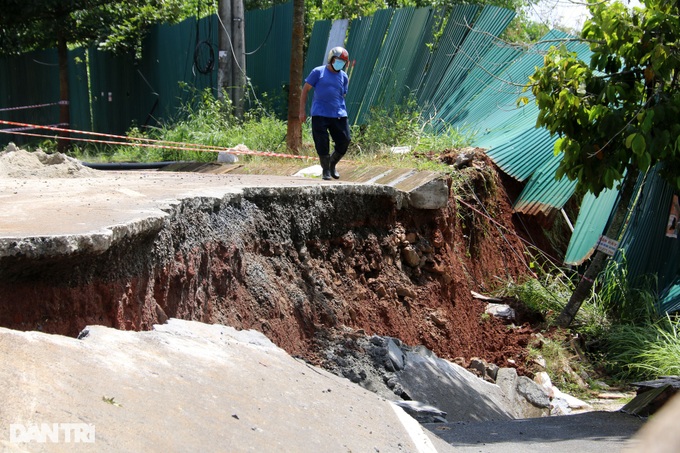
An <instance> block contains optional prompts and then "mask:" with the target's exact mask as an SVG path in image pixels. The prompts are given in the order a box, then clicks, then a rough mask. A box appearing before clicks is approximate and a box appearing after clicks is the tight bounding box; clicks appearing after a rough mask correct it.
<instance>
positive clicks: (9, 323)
mask: <svg viewBox="0 0 680 453" xmlns="http://www.w3.org/2000/svg"><path fill="white" fill-rule="evenodd" d="M102 177H106V175H103V176H102ZM453 177H454V178H463V179H464V180H465V184H464V186H465V187H468V188H469V190H468V191H467V192H461V191H460V190H458V189H456V190H455V191H452V194H451V196H450V198H449V202H448V205H447V206H446V207H445V208H443V209H438V210H417V209H413V208H409V207H407V206H402V205H401V203H400V202H399V197H395V196H394V193H393V190H391V188H388V187H379V186H377V187H376V189H375V190H371V191H366V193H363V194H362V195H361V196H358V195H357V193H356V192H352V191H347V190H341V189H340V187H341V186H331V185H329V186H319V187H318V188H312V189H304V190H303V189H299V188H281V189H277V190H273V189H258V188H253V189H250V190H246V191H244V192H243V193H242V194H238V195H234V196H231V197H225V198H223V199H216V198H211V197H204V198H201V197H197V198H191V199H185V200H182V201H181V202H180V203H178V204H176V205H173V206H172V207H171V208H169V210H168V215H167V216H166V217H165V218H164V220H163V221H162V222H160V223H158V224H156V225H155V226H154V227H153V228H150V229H148V230H144V231H139V232H136V234H134V235H130V236H128V237H126V238H125V240H121V241H118V242H116V243H114V244H113V245H112V246H111V247H110V248H109V249H108V250H107V251H106V252H104V253H103V254H88V253H83V252H78V253H75V254H71V255H68V256H58V257H54V256H53V257H50V258H44V259H28V258H26V257H22V256H11V257H4V258H3V259H2V260H1V261H0V266H1V267H0V269H2V281H0V294H1V295H2V296H1V297H0V326H2V327H8V328H11V329H18V330H41V331H44V332H49V333H59V334H65V335H70V336H77V335H78V333H79V332H80V331H81V330H82V329H83V328H84V327H85V326H87V325H95V324H98V325H104V326H111V327H115V328H118V329H123V330H148V329H150V328H151V327H152V325H153V324H155V323H163V322H164V321H165V320H167V319H168V318H169V317H172V318H181V319H185V320H197V321H202V322H205V323H221V324H225V325H228V326H233V327H236V328H238V329H256V330H258V331H261V332H262V333H264V334H265V335H266V336H267V337H268V338H269V339H271V340H272V341H273V342H274V343H275V344H277V345H278V346H280V347H282V348H283V349H285V350H286V351H288V352H289V353H290V354H293V355H296V356H300V357H304V358H305V359H307V360H308V361H310V362H312V363H316V364H323V362H324V357H325V353H324V351H325V350H327V348H328V345H329V342H337V341H340V342H342V341H344V340H346V341H348V343H351V342H352V340H353V339H356V338H357V336H363V335H372V334H376V335H382V336H389V337H395V338H398V339H399V340H401V341H402V342H403V343H405V344H408V345H424V346H425V347H427V348H428V349H430V350H432V351H433V352H435V353H436V354H437V355H438V356H439V357H442V358H448V359H451V360H453V359H457V361H458V362H460V361H461V360H462V362H467V361H468V360H469V359H470V358H472V357H479V358H482V359H484V360H486V361H487V362H491V363H495V364H497V365H499V366H502V367H508V366H510V367H520V368H521V364H522V363H523V362H524V360H523V357H522V354H523V353H524V352H523V351H524V349H523V347H524V346H525V345H526V343H527V341H528V339H529V337H530V334H531V329H530V328H529V327H528V326H527V325H524V326H522V320H521V319H520V320H519V321H518V322H517V323H516V324H517V326H508V325H506V324H504V323H503V322H501V321H499V320H497V319H495V318H492V317H488V316H486V315H484V310H485V303H483V302H481V301H479V300H476V299H474V298H473V297H472V295H471V291H476V292H486V291H489V290H491V289H493V288H495V287H497V286H498V285H500V284H503V282H505V281H507V280H508V279H515V280H518V279H520V278H521V277H522V274H525V273H527V272H529V271H528V269H529V267H528V266H527V264H526V262H525V254H524V251H525V250H524V246H523V244H522V242H521V240H520V238H519V236H518V235H517V234H516V233H515V227H514V222H515V220H514V218H513V216H512V213H511V206H510V200H509V197H508V195H507V194H506V192H505V190H504V189H503V187H502V184H501V183H500V180H499V177H498V176H497V174H496V173H495V171H494V170H493V167H492V165H491V164H490V163H489V162H488V161H487V160H486V159H485V158H484V157H483V155H479V154H478V155H476V157H475V159H474V160H473V162H472V164H471V165H469V166H467V167H466V168H462V169H459V170H457V171H456V173H455V174H454V176H453ZM463 203H465V204H463ZM470 206H476V208H475V209H471V208H470ZM487 216H488V217H487ZM518 371H520V372H521V369H520V370H518Z"/></svg>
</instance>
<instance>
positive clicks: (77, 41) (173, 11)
mask: <svg viewBox="0 0 680 453" xmlns="http://www.w3.org/2000/svg"><path fill="white" fill-rule="evenodd" d="M183 8H184V3H183V2H182V0H132V1H129V0H127V1H120V0H119V1H115V0H71V1H69V2H64V1H61V0H25V1H19V0H5V1H4V2H3V11H2V14H1V15H0V54H19V53H23V52H27V51H31V50H38V49H48V48H53V47H57V41H58V40H59V39H62V40H64V41H65V42H66V43H68V44H73V45H90V44H95V45H98V46H99V47H100V48H102V49H106V50H111V51H117V52H127V51H134V52H135V53H136V54H138V53H139V50H140V49H141V41H142V38H143V37H144V35H145V33H146V31H147V30H148V28H149V27H150V26H151V25H153V24H154V23H158V22H173V21H177V20H179V19H180V18H181V17H182V14H183V11H184V10H183ZM185 13H186V11H185ZM138 56H139V55H138Z"/></svg>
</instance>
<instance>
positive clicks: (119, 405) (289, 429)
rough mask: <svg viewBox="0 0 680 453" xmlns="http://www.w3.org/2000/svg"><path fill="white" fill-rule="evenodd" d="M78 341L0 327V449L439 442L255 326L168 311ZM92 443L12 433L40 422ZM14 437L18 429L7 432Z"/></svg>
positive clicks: (305, 447)
mask: <svg viewBox="0 0 680 453" xmlns="http://www.w3.org/2000/svg"><path fill="white" fill-rule="evenodd" d="M80 337H81V339H75V338H69V337H64V336H60V335H47V334H43V333H40V332H17V331H12V330H8V329H0V364H2V365H1V366H0V381H1V382H3V385H2V386H0V401H2V409H1V411H0V449H5V448H6V449H10V448H14V447H18V448H19V449H23V448H26V449H28V450H32V449H35V448H36V447H37V448H38V449H43V448H44V449H46V450H47V449H48V448H47V447H49V451H69V452H72V451H98V452H104V451H116V452H120V451H231V452H248V451H253V452H261V451H268V452H277V451H280V452H291V451H295V452H320V451H329V452H330V451H338V452H339V451H343V452H345V451H356V452H361V451H381V452H398V451H402V452H436V451H440V452H444V451H450V447H449V446H448V445H446V444H444V443H443V442H441V440H439V439H437V438H436V437H435V436H434V435H432V434H431V433H429V432H427V430H424V429H423V428H422V427H421V425H419V424H418V423H416V422H415V420H413V419H412V418H410V417H409V416H407V415H406V414H405V413H404V412H403V411H402V409H400V408H397V407H396V406H395V405H393V404H392V403H390V402H389V401H387V400H385V399H383V398H380V397H379V396H377V395H375V394H373V393H371V392H368V391H366V390H364V389H362V388H360V387H359V386H356V385H354V384H352V383H350V382H349V381H347V380H346V379H342V378H340V377H337V376H335V375H333V374H331V373H328V372H326V371H324V370H322V369H320V368H316V367H313V366H310V365H308V364H307V363H304V362H302V361H300V360H296V359H294V358H293V357H291V356H289V355H288V354H287V353H286V352H285V351H283V350H282V349H280V348H278V347H276V346H275V345H274V344H273V343H271V342H270V341H269V340H268V339H267V338H266V337H265V336H264V335H262V334H261V333H259V332H255V331H236V330H235V329H233V328H230V327H225V326H221V325H208V324H202V323H198V322H193V321H181V320H177V319H171V320H170V321H169V322H168V323H167V324H165V325H157V326H155V329H154V330H153V331H147V332H129V331H119V330H116V329H111V328H107V327H102V326H89V327H88V328H87V329H85V330H84V331H83V332H82V333H81V336H80ZM54 423H57V424H86V425H87V426H93V427H94V444H92V443H84V442H81V443H74V442H65V439H64V437H63V433H62V435H61V437H60V438H59V439H58V440H59V441H60V442H54V443H53V442H49V443H48V444H37V443H35V442H30V443H16V442H14V443H13V442H11V440H12V439H10V436H11V435H12V432H11V429H10V427H11V426H14V427H15V428H17V427H23V428H24V429H25V430H24V431H21V430H17V429H15V433H14V435H15V439H14V440H17V439H18V440H29V439H27V438H23V439H22V438H21V436H18V434H17V433H19V434H22V433H24V432H28V431H27V430H28V429H30V426H38V427H40V426H42V424H49V425H51V424H54ZM17 436H18V437H17Z"/></svg>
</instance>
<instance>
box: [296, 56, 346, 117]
mask: <svg viewBox="0 0 680 453" xmlns="http://www.w3.org/2000/svg"><path fill="white" fill-rule="evenodd" d="M305 82H306V83H308V84H310V85H311V86H313V87H314V97H313V98H312V112H311V113H312V116H327V117H329V118H342V117H345V116H347V106H345V95H346V94H347V87H348V86H349V77H347V73H346V72H345V71H340V72H335V71H332V70H330V69H328V67H327V66H325V65H324V66H318V67H316V68H314V69H313V70H312V72H310V73H309V75H308V76H307V78H306V79H305Z"/></svg>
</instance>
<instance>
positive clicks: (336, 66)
mask: <svg viewBox="0 0 680 453" xmlns="http://www.w3.org/2000/svg"><path fill="white" fill-rule="evenodd" d="M344 67H345V62H344V61H342V60H338V59H337V58H336V59H335V61H334V62H333V69H335V70H336V71H340V70H341V69H342V68H344Z"/></svg>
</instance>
